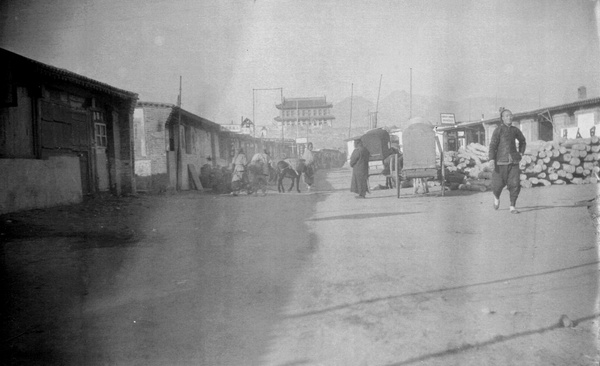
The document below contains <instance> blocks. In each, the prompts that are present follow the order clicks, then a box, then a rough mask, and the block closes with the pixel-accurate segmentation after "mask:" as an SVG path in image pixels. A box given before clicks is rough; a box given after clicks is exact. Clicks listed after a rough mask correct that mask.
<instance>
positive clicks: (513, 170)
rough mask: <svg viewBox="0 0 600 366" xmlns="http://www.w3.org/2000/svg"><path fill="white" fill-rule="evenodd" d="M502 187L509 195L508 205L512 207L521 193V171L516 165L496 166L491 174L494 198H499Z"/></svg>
mask: <svg viewBox="0 0 600 366" xmlns="http://www.w3.org/2000/svg"><path fill="white" fill-rule="evenodd" d="M504 186H507V188H508V192H509V193H510V205H511V206H514V205H515V204H516V203H517V198H518V197H519V192H521V169H519V166H518V165H516V164H509V165H496V168H495V169H494V173H492V189H493V192H494V196H496V198H500V193H502V189H503V188H504Z"/></svg>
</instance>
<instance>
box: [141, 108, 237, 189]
mask: <svg viewBox="0 0 600 366" xmlns="http://www.w3.org/2000/svg"><path fill="white" fill-rule="evenodd" d="M134 125H135V131H136V133H135V164H136V168H135V177H136V184H137V187H138V189H140V190H151V191H154V190H164V189H168V188H174V189H175V188H176V189H181V190H188V189H192V188H194V185H195V182H194V177H193V176H192V175H199V172H200V170H201V168H202V167H203V166H205V165H206V164H208V165H210V166H217V165H223V166H225V165H227V164H228V161H229V159H230V158H231V156H230V155H231V154H230V151H229V150H230V149H227V148H226V147H225V146H223V147H221V145H222V144H223V140H222V139H221V138H220V137H219V134H220V131H221V127H220V125H219V124H217V123H215V122H212V121H209V120H207V119H205V118H202V117H200V116H197V115H195V114H193V113H190V112H188V111H186V110H184V109H181V108H178V107H177V106H175V105H173V104H168V103H153V102H139V103H137V106H136V107H135V112H134Z"/></svg>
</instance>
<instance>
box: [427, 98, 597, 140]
mask: <svg viewBox="0 0 600 366" xmlns="http://www.w3.org/2000/svg"><path fill="white" fill-rule="evenodd" d="M580 93H581V92H580ZM509 109H510V108H509ZM512 112H513V125H514V126H516V127H518V128H519V129H520V130H521V132H523V135H524V136H525V138H526V139H527V141H537V140H542V141H556V140H559V139H563V138H569V139H574V138H577V137H584V138H585V137H591V136H594V135H600V130H598V132H596V129H600V127H599V126H598V125H600V98H590V99H581V100H578V101H576V102H572V103H567V104H561V105H557V106H552V107H546V108H540V109H536V110H532V111H526V112H517V111H512ZM500 123H502V121H501V120H500V117H499V116H498V117H495V118H492V119H487V120H482V121H477V122H469V123H458V124H456V125H455V126H444V127H438V128H437V130H438V132H443V133H444V149H445V150H448V151H457V150H458V149H459V148H461V147H464V146H466V145H468V144H470V143H473V142H477V143H480V144H482V145H488V144H489V142H490V140H491V138H492V133H493V132H494V130H495V129H496V128H497V127H498V126H499V125H500Z"/></svg>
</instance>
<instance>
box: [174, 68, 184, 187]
mask: <svg viewBox="0 0 600 366" xmlns="http://www.w3.org/2000/svg"><path fill="white" fill-rule="evenodd" d="M177 111H178V117H177V152H176V157H175V158H176V161H177V164H176V167H175V174H177V179H176V184H175V189H177V190H178V191H179V190H181V180H182V177H181V175H182V171H183V167H182V166H181V75H179V96H178V97H177Z"/></svg>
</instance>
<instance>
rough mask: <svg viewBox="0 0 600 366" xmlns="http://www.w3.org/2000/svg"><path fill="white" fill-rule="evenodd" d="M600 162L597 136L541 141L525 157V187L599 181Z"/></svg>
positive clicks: (599, 140) (522, 180)
mask: <svg viewBox="0 0 600 366" xmlns="http://www.w3.org/2000/svg"><path fill="white" fill-rule="evenodd" d="M598 161H600V139H599V138H598V137H597V136H592V137H589V138H579V139H569V140H566V139H563V140H560V141H551V142H542V143H538V144H537V146H535V147H534V148H532V149H531V150H530V151H528V154H526V155H524V156H523V159H522V160H521V171H522V174H521V186H522V187H525V188H530V187H534V186H549V185H552V184H568V183H572V184H589V183H598V173H599V172H600V167H599V163H598Z"/></svg>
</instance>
